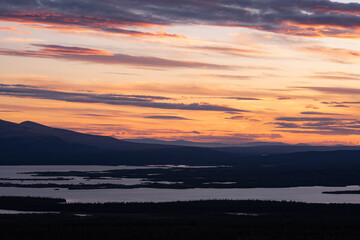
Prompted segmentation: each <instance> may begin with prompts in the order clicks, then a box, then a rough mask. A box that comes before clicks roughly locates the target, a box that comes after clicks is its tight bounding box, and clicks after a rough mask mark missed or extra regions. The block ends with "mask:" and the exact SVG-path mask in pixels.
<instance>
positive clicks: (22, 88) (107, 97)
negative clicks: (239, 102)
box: [0, 84, 247, 112]
mask: <svg viewBox="0 0 360 240" xmlns="http://www.w3.org/2000/svg"><path fill="white" fill-rule="evenodd" d="M0 95H3V96H13V97H22V98H35V99H49V100H57V101H65V102H77V103H101V104H108V105H123V106H126V105H127V106H136V107H147V108H160V109H178V110H190V111H225V112H226V111H233V112H247V111H246V110H240V109H236V108H232V107H227V106H221V105H214V104H208V103H190V104H185V103H174V102H164V101H174V99H171V98H167V97H161V96H147V95H120V94H97V93H79V92H62V91H55V90H47V89H41V88H37V87H33V86H27V85H8V84H0Z"/></svg>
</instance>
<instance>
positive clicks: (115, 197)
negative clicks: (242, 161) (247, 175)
mask: <svg viewBox="0 0 360 240" xmlns="http://www.w3.org/2000/svg"><path fill="white" fill-rule="evenodd" d="M161 167H165V168H171V167H173V166H161ZM183 167H186V166H183ZM138 168H158V166H144V167H134V166H115V167H114V166H0V177H1V178H14V179H15V178H16V179H20V178H23V179H27V180H29V178H37V179H39V178H41V177H39V176H36V177H34V176H31V175H29V174H24V172H33V171H106V170H112V169H138ZM42 178H46V177H42ZM70 181H75V182H76V183H82V182H83V181H89V180H86V179H81V178H77V179H75V180H74V179H73V180H70ZM91 181H96V182H98V181H101V182H104V181H105V182H107V181H109V182H114V181H118V182H122V183H126V182H127V181H130V182H128V183H129V184H133V183H134V182H139V181H146V179H117V180H114V179H103V180H98V179H96V180H91ZM131 181H133V182H131ZM0 182H6V181H5V180H1V181H0ZM24 182H26V181H24ZM62 182H63V181H62ZM96 182H94V184H95V183H96ZM86 183H87V184H88V182H86ZM343 190H360V187H359V186H347V187H322V186H313V187H291V188H247V189H243V188H224V189H221V188H216V189H215V188H194V189H156V188H135V189H96V190H68V189H65V188H60V189H53V188H21V187H20V188H18V187H0V195H2V196H36V197H56V198H64V199H66V200H67V202H166V201H188V200H209V199H231V200H245V199H246V200H248V199H256V200H275V201H297V202H307V203H356V204H360V195H351V194H349V195H347V194H346V195H345V194H344V195H336V194H323V193H322V192H324V191H343Z"/></svg>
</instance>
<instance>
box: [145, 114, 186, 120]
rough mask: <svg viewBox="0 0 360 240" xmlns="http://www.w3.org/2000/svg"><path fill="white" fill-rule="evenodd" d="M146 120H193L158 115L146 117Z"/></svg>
mask: <svg viewBox="0 0 360 240" xmlns="http://www.w3.org/2000/svg"><path fill="white" fill-rule="evenodd" d="M144 118H149V119H164V120H191V119H189V118H184V117H178V116H171V115H170V116H164V115H162V116H158V115H155V116H146V117H144Z"/></svg>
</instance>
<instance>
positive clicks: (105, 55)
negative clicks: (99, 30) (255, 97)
mask: <svg viewBox="0 0 360 240" xmlns="http://www.w3.org/2000/svg"><path fill="white" fill-rule="evenodd" d="M33 45H34V46H37V47H41V49H40V50H38V51H29V50H13V49H4V48H0V55H7V56H19V57H37V58H54V59H63V60H68V61H80V62H90V63H99V64H115V65H130V66H134V67H156V68H200V69H232V68H236V67H235V66H226V65H218V64H211V63H202V62H195V61H181V60H173V59H166V58H159V57H149V56H132V55H127V54H120V53H110V52H107V51H103V50H98V49H93V48H83V47H69V46H60V45H45V44H33Z"/></svg>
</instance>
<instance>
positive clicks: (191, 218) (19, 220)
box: [0, 197, 360, 240]
mask: <svg viewBox="0 0 360 240" xmlns="http://www.w3.org/2000/svg"><path fill="white" fill-rule="evenodd" d="M0 209H10V210H21V211H42V212H44V211H51V212H58V213H51V214H20V215H3V214H0V239H2V240H13V239H14V240H15V239H16V240H17V239H19V240H20V239H21V240H28V239H29V240H30V239H31V240H32V239H34V240H35V239H36V240H43V239H55V240H83V239H90V240H95V239H96V240H98V239H110V240H113V239H114V240H115V239H124V240H128V239H143V240H148V239H151V240H152V239H158V240H162V239H164V240H165V239H166V240H168V239H174V240H178V239H179V240H180V239H190V240H192V239H197V240H202V239H207V240H213V239H214V240H215V239H221V240H222V239H225V240H227V239H245V240H252V239H255V240H257V239H261V240H262V239H277V240H289V239H308V240H313V239H314V240H318V239H336V240H337V239H339V240H340V239H341V240H343V239H350V240H351V239H358V236H359V234H360V214H359V213H360V205H347V204H305V203H294V202H273V201H226V200H218V201H216V200H214V201H193V202H168V203H104V204H79V203H64V200H62V199H47V198H29V197H0Z"/></svg>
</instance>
